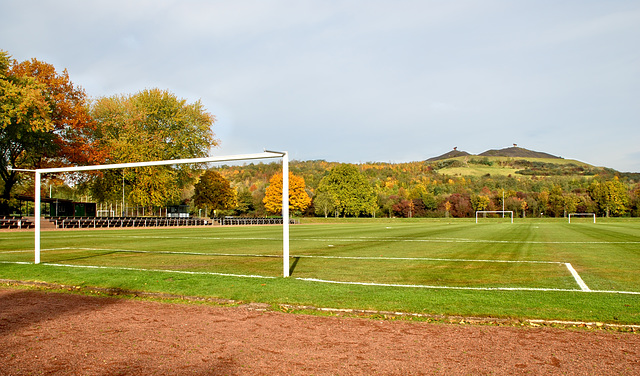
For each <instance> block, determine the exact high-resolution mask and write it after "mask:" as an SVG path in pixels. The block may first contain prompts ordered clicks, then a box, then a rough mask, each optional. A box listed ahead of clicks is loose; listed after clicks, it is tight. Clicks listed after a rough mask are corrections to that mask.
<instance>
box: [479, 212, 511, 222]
mask: <svg viewBox="0 0 640 376" xmlns="http://www.w3.org/2000/svg"><path fill="white" fill-rule="evenodd" d="M507 213H509V214H510V215H511V223H513V211H512V210H478V211H476V223H478V214H507Z"/></svg>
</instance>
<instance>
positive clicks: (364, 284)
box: [0, 261, 640, 295]
mask: <svg viewBox="0 0 640 376" xmlns="http://www.w3.org/2000/svg"><path fill="white" fill-rule="evenodd" d="M0 264H19V265H33V262H26V261H0ZM42 265H47V266H56V267H67V268H80V269H81V268H86V269H112V270H128V271H141V272H161V273H177V274H191V275H215V276H223V277H240V278H264V279H275V278H280V277H270V276H261V275H245V274H227V273H214V272H189V271H182V270H163V269H140V268H126V267H113V266H94V265H69V264H54V263H42ZM294 279H296V280H298V281H306V282H317V283H333V284H342V285H359V286H376V287H408V288H424V289H444V290H478V291H558V292H585V293H606V294H623V295H640V292H637V291H610V290H591V289H587V290H583V289H580V290H575V289H547V288H534V287H465V286H431V285H401V284H391V283H375V282H342V281H330V280H324V279H315V278H294Z"/></svg>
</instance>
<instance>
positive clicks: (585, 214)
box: [569, 213, 596, 223]
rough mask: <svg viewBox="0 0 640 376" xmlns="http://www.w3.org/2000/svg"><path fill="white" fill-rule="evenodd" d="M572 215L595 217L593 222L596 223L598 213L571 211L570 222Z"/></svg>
mask: <svg viewBox="0 0 640 376" xmlns="http://www.w3.org/2000/svg"><path fill="white" fill-rule="evenodd" d="M571 216H574V217H593V223H596V213H570V214H569V223H571Z"/></svg>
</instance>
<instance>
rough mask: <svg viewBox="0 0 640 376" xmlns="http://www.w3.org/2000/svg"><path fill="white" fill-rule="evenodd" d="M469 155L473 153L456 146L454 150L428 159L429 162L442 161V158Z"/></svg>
mask: <svg viewBox="0 0 640 376" xmlns="http://www.w3.org/2000/svg"><path fill="white" fill-rule="evenodd" d="M467 155H472V154H470V153H467V152H466V151H460V150H458V148H457V147H455V148H453V150H451V151H450V152H448V153H444V154H442V155H439V156H437V157H433V158H429V159H427V162H434V161H440V160H443V159H449V158H457V157H464V156H467Z"/></svg>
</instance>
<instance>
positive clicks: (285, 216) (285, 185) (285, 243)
mask: <svg viewBox="0 0 640 376" xmlns="http://www.w3.org/2000/svg"><path fill="white" fill-rule="evenodd" d="M271 158H282V171H283V174H282V203H283V205H282V258H283V276H284V277H289V205H288V204H285V203H288V202H289V154H288V153H287V152H286V151H282V152H280V151H269V150H264V152H263V153H255V154H238V155H227V156H220V157H203V158H188V159H169V160H162V161H148V162H131V163H116V164H106V165H92V166H76V167H56V168H41V169H36V170H35V199H34V201H35V239H34V240H35V244H34V253H35V255H34V263H35V264H39V263H40V251H41V248H40V228H41V226H40V222H41V208H40V205H41V193H40V188H41V182H40V179H41V177H42V175H43V174H49V173H57V172H78V171H96V170H108V169H116V168H131V167H147V166H168V165H178V164H195V163H211V162H228V161H246V160H255V159H271Z"/></svg>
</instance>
